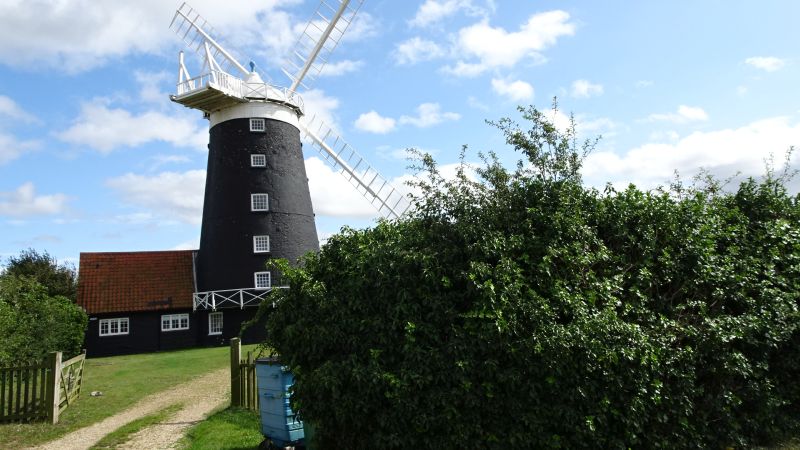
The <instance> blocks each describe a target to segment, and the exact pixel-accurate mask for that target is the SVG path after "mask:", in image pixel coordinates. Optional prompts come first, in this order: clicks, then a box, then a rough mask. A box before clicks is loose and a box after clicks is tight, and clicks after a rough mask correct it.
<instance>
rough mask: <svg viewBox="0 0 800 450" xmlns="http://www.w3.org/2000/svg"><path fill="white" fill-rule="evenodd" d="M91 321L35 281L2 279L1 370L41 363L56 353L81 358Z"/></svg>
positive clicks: (76, 308) (70, 303)
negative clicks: (24, 364) (48, 354)
mask: <svg viewBox="0 0 800 450" xmlns="http://www.w3.org/2000/svg"><path fill="white" fill-rule="evenodd" d="M87 322H88V318H87V316H86V313H85V312H84V311H83V310H82V309H81V308H80V307H79V306H77V305H75V304H74V303H73V302H72V300H70V299H68V298H66V297H63V296H52V297H51V296H50V295H48V293H47V288H45V287H44V286H42V285H41V284H39V283H38V282H36V281H35V280H33V279H32V278H27V277H17V276H12V275H7V274H6V275H3V276H0V367H2V366H9V365H13V364H15V363H20V362H31V361H36V360H40V359H41V358H43V357H44V356H46V355H47V353H49V352H52V351H62V352H64V353H65V355H64V357H65V358H67V357H71V356H74V355H77V354H78V353H79V352H80V350H81V345H83V334H84V330H85V329H86V324H87Z"/></svg>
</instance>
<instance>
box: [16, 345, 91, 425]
mask: <svg viewBox="0 0 800 450" xmlns="http://www.w3.org/2000/svg"><path fill="white" fill-rule="evenodd" d="M85 361H86V351H85V350H84V351H83V353H81V354H80V355H78V356H76V357H74V358H72V359H70V360H68V361H65V362H62V361H61V352H53V353H50V355H49V356H48V358H47V359H46V360H45V361H43V362H40V363H38V364H31V365H26V366H17V367H5V368H0V423H2V422H18V421H32V420H43V421H48V422H50V423H58V417H59V415H60V414H61V412H62V411H64V409H66V408H67V407H68V406H69V405H71V404H72V403H73V402H74V401H75V400H76V399H77V398H78V396H79V395H80V392H81V385H82V384H83V367H84V362H85Z"/></svg>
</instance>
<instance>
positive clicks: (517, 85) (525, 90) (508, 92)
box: [492, 78, 533, 102]
mask: <svg viewBox="0 0 800 450" xmlns="http://www.w3.org/2000/svg"><path fill="white" fill-rule="evenodd" d="M492 90H494V91H495V92H497V93H498V94H500V95H503V96H505V97H507V98H509V99H510V100H513V101H517V102H518V101H523V100H530V99H532V98H533V86H531V85H530V84H529V83H526V82H525V81H522V80H516V81H508V80H503V79H500V78H492Z"/></svg>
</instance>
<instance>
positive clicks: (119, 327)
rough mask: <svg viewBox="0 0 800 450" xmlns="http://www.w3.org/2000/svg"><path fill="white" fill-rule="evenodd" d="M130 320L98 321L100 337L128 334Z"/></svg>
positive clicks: (125, 318) (124, 318) (122, 318)
mask: <svg viewBox="0 0 800 450" xmlns="http://www.w3.org/2000/svg"><path fill="white" fill-rule="evenodd" d="M129 330H130V320H129V319H128V318H127V317H118V318H114V319H100V336H119V335H121V334H128V331H129Z"/></svg>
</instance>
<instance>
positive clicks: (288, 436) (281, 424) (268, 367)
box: [256, 358, 305, 447]
mask: <svg viewBox="0 0 800 450" xmlns="http://www.w3.org/2000/svg"><path fill="white" fill-rule="evenodd" d="M256 377H257V378H258V396H259V410H260V411H259V412H260V414H261V434H263V435H264V436H266V437H268V438H270V439H271V440H272V442H273V443H274V444H275V445H277V446H279V447H285V446H287V445H289V444H292V443H296V442H298V441H301V440H302V439H303V437H305V434H304V433H303V422H301V421H300V420H297V414H295V412H294V411H292V407H291V405H290V404H289V388H290V387H292V384H293V383H294V377H293V376H292V373H291V372H289V369H288V368H287V367H285V366H282V365H281V364H280V362H278V360H277V359H276V358H259V359H257V360H256Z"/></svg>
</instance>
